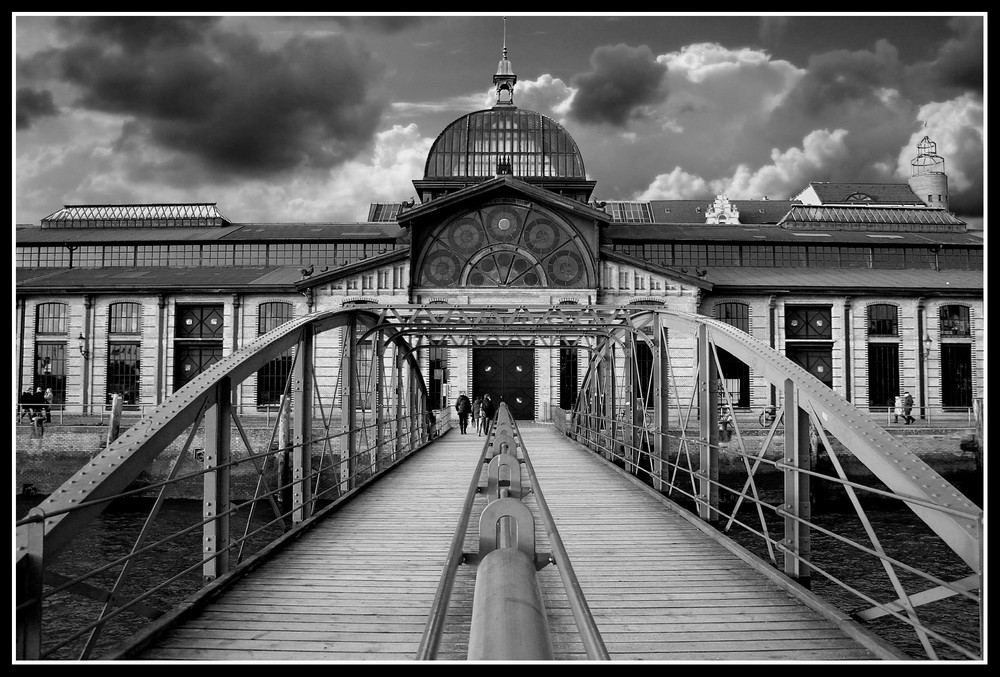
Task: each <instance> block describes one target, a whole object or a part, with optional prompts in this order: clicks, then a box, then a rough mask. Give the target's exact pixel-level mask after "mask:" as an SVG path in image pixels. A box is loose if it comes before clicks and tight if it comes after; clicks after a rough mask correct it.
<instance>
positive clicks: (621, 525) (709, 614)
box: [137, 425, 873, 662]
mask: <svg viewBox="0 0 1000 677" xmlns="http://www.w3.org/2000/svg"><path fill="white" fill-rule="evenodd" d="M521 431H522V437H523V439H524V440H525V443H526V445H527V447H528V450H529V452H530V453H531V459H532V464H533V465H534V467H535V469H536V471H537V472H538V475H539V478H540V481H541V488H542V490H543V492H544V495H545V497H546V501H547V503H548V505H549V508H550V509H551V511H552V513H553V515H554V518H555V520H556V523H557V526H558V528H559V531H560V536H561V538H562V540H563V542H564V544H565V546H566V548H567V550H568V551H569V556H570V559H571V561H572V564H573V567H574V569H575V571H576V573H577V576H578V578H579V581H580V584H581V586H582V587H583V590H584V594H585V595H586V598H587V603H588V605H589V607H590V609H591V610H592V612H593V613H594V616H595V619H596V620H597V623H598V627H599V628H600V630H601V633H602V635H603V638H604V641H605V644H606V645H607V647H608V650H609V652H610V653H611V657H612V659H613V660H644V661H682V660H683V661H704V660H762V661H767V660H782V661H802V660H870V659H872V658H873V655H872V654H871V653H870V652H868V651H867V650H865V649H864V648H863V647H861V646H860V645H859V643H858V642H857V641H855V640H854V639H852V638H850V637H848V636H846V635H845V634H844V633H843V632H841V631H840V630H839V629H838V628H837V627H836V626H835V624H834V623H833V622H831V621H830V620H829V619H827V618H824V617H822V616H821V615H820V614H818V613H817V612H816V611H815V610H813V609H811V608H809V607H808V606H807V605H805V604H803V603H802V602H801V601H800V600H798V599H796V598H795V597H794V596H792V595H790V594H789V593H788V592H787V591H786V590H784V589H782V588H781V587H779V586H777V585H775V584H774V583H773V582H772V581H771V580H769V579H768V578H767V577H765V576H763V575H761V574H760V572H759V571H756V570H754V569H752V568H750V567H748V566H747V564H746V563H745V562H744V561H742V560H741V559H740V558H738V557H736V556H734V555H733V554H732V553H731V552H729V551H728V550H727V549H725V548H724V547H722V546H721V545H720V544H719V543H717V542H715V541H714V540H712V539H711V538H709V537H708V536H706V534H705V533H703V532H702V531H700V530H699V529H697V528H695V527H694V526H693V525H692V524H690V523H689V522H687V521H686V520H684V519H681V518H679V517H678V516H677V515H676V514H674V513H673V512H672V511H670V510H667V509H665V508H664V507H663V506H662V505H661V504H660V503H659V502H658V501H656V500H654V499H653V498H651V497H650V496H648V495H646V494H644V493H643V492H642V491H639V490H637V489H636V487H635V486H633V485H631V483H629V482H628V481H627V479H626V478H623V477H621V475H620V474H618V473H616V472H615V471H614V470H613V469H611V468H610V467H608V466H607V465H606V464H604V463H602V462H601V461H600V460H599V459H597V458H596V457H595V456H594V455H593V454H592V453H590V452H588V451H586V450H584V449H583V448H582V447H580V446H579V445H576V444H575V443H573V442H571V441H570V440H568V439H567V438H565V437H563V436H561V435H559V434H558V433H557V432H555V431H554V430H553V429H552V428H551V427H550V426H542V425H525V426H522V428H521ZM467 439H468V438H466V437H464V436H460V435H457V434H449V435H446V436H444V437H443V438H440V439H439V440H438V441H437V442H435V443H434V444H433V445H431V446H429V447H427V448H426V449H424V450H423V451H421V452H420V453H419V454H418V455H416V456H415V457H413V458H411V459H410V460H409V461H407V463H406V464H404V465H403V466H402V467H401V468H399V469H398V470H397V471H394V472H393V473H390V474H389V475H387V476H386V477H385V478H383V479H382V480H380V482H379V483H378V484H376V485H375V486H373V487H371V488H369V489H367V490H365V491H364V492H362V493H360V494H359V495H358V496H357V497H356V498H355V499H354V500H353V501H351V502H350V503H349V504H347V505H346V506H344V507H343V508H342V509H341V510H339V511H338V512H337V513H335V514H333V515H331V516H330V517H329V518H328V519H326V520H325V521H324V522H323V523H322V524H319V525H317V527H315V528H314V529H312V530H310V532H309V533H307V534H304V535H303V536H302V537H301V538H299V539H297V540H296V541H295V542H294V544H293V546H292V547H291V548H289V549H286V550H284V551H282V552H280V553H277V554H276V555H275V556H274V557H273V558H272V559H271V560H270V561H269V562H267V563H265V564H263V565H262V566H260V567H259V568H258V569H256V570H254V571H253V572H252V573H251V574H250V575H249V576H247V577H246V578H244V579H241V580H239V581H237V582H236V583H235V584H234V586H233V587H232V588H231V589H229V590H227V591H225V592H223V593H222V594H220V595H218V596H217V598H216V599H213V600H212V601H211V602H210V603H209V604H208V605H207V606H206V607H205V608H204V609H202V610H201V611H200V613H199V614H198V615H197V616H195V617H192V618H190V619H188V620H186V621H185V622H184V623H182V624H180V625H178V626H177V627H176V628H173V629H171V631H169V632H168V633H167V634H166V635H164V636H163V637H162V638H160V639H159V640H158V641H157V643H156V644H154V645H153V646H151V647H150V648H149V649H148V650H147V651H145V652H144V653H143V655H141V656H139V657H137V658H140V659H142V660H181V659H186V660H204V661H222V660H226V661H264V660H267V661H281V660H296V661H325V662H329V661H361V660H379V661H411V660H412V659H413V657H414V656H415V654H416V650H417V647H418V645H419V641H420V637H421V635H422V632H423V627H424V624H425V622H426V619H427V616H428V614H429V613H430V604H431V602H432V600H433V597H434V593H435V590H436V588H437V582H438V579H439V577H440V575H441V572H442V569H443V566H444V559H445V556H446V554H447V551H448V548H449V546H450V543H451V539H452V534H453V532H454V529H455V527H456V525H457V520H458V511H459V509H460V508H461V503H462V501H463V499H464V492H465V490H466V489H467V487H468V484H469V481H470V479H471V477H472V473H473V472H474V471H475V470H476V468H475V465H474V464H473V463H471V461H472V460H473V459H475V458H476V457H477V455H478V452H479V451H480V450H481V448H482V440H481V438H472V441H471V442H468V441H467ZM567 469H571V472H567ZM479 470H480V471H481V470H482V468H480V469H479ZM525 477H526V475H525ZM522 500H523V501H524V502H525V504H526V505H528V507H529V508H531V509H532V511H533V512H534V514H535V515H536V548H537V550H538V551H539V552H549V551H550V550H551V548H550V545H549V542H548V536H547V534H545V533H544V531H543V530H542V529H541V527H540V521H539V519H538V517H537V515H538V512H537V505H536V497H535V496H534V494H532V493H528V494H527V495H526V496H525V497H524V498H523V499H522ZM485 504H486V499H485V497H484V496H478V497H477V499H476V503H475V506H474V510H473V517H474V520H476V519H478V518H477V516H478V514H479V512H480V511H481V510H482V508H483V506H485ZM465 548H466V551H467V552H474V551H475V550H476V549H477V548H478V536H477V534H476V529H475V528H473V529H470V531H469V533H467V534H466V538H465ZM538 579H539V586H540V588H541V590H542V595H543V598H544V600H545V605H546V613H547V614H548V620H549V627H550V631H551V632H552V639H553V646H554V649H555V657H556V659H557V660H583V659H586V654H585V653H584V650H583V647H582V644H581V642H580V639H579V635H578V632H577V628H576V622H575V620H574V618H573V615H572V612H571V610H570V605H569V600H568V598H567V596H566V592H565V590H564V589H563V585H562V581H561V578H560V576H559V572H558V569H557V568H556V567H555V566H554V565H548V566H546V567H544V568H543V569H541V570H540V571H539V572H538ZM474 586H475V567H474V566H462V567H460V568H459V572H458V575H457V577H456V584H455V589H454V592H453V595H452V598H451V604H450V605H449V614H448V619H447V622H446V627H445V633H444V637H443V639H442V643H441V648H440V651H439V659H441V660H464V659H465V656H466V651H467V648H468V644H467V642H468V631H469V624H470V621H471V608H472V596H473V592H474Z"/></svg>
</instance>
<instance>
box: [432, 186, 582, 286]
mask: <svg viewBox="0 0 1000 677" xmlns="http://www.w3.org/2000/svg"><path fill="white" fill-rule="evenodd" d="M586 251H587V249H586V244H585V243H584V241H583V239H582V238H581V237H580V235H579V233H577V231H576V230H575V229H574V228H573V227H572V226H570V225H569V224H568V223H566V222H564V221H563V220H562V219H560V218H558V217H557V216H555V215H554V214H550V213H548V212H547V211H544V210H542V209H541V208H539V207H538V206H537V205H528V204H526V203H524V202H522V201H519V200H496V201H494V202H491V203H489V204H487V205H485V206H483V207H482V208H480V209H475V210H473V211H470V212H466V213H463V214H460V215H459V216H458V217H456V218H454V219H452V220H451V221H449V222H447V223H445V224H443V225H442V226H441V227H439V228H437V229H436V230H435V231H434V232H433V233H432V234H431V236H430V237H429V238H428V240H427V242H426V243H425V245H424V246H423V248H422V251H421V253H420V257H419V260H418V263H417V274H416V279H417V281H418V284H419V285H421V286H424V287H462V288H469V287H481V288H483V287H485V288H491V287H492V288H504V287H562V288H589V287H593V286H594V284H595V280H596V279H597V276H596V274H595V271H594V270H593V264H592V263H591V262H590V261H589V258H590V257H589V256H587V255H586Z"/></svg>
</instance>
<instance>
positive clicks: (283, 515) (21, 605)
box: [15, 414, 451, 658]
mask: <svg viewBox="0 0 1000 677" xmlns="http://www.w3.org/2000/svg"><path fill="white" fill-rule="evenodd" d="M419 416H420V414H410V415H407V416H403V417H400V419H401V420H405V419H411V418H413V419H417V418H418V417H419ZM438 425H439V426H441V427H442V429H443V430H446V429H447V428H449V427H451V420H450V417H449V416H442V418H441V419H440V420H439V423H438ZM195 427H196V428H197V425H196V426H195ZM358 430H359V428H352V429H351V430H348V431H340V432H337V433H335V434H332V435H329V436H326V437H318V438H314V439H313V440H311V442H312V443H315V442H317V441H319V442H321V441H324V440H333V439H336V438H338V437H342V436H344V435H348V434H354V433H356V432H357V431H358ZM403 437H405V436H403ZM390 441H391V440H390ZM409 442H410V444H408V445H407V448H405V449H402V450H400V454H399V456H398V457H397V458H396V459H395V460H394V461H393V462H392V463H390V464H389V465H388V466H387V467H386V468H384V469H382V470H381V471H379V472H373V473H371V474H370V476H368V477H365V476H361V472H360V471H359V472H358V473H356V475H354V476H360V479H361V483H360V484H358V485H357V486H356V487H355V488H354V489H353V490H349V491H347V492H342V491H340V489H339V483H338V485H335V486H333V487H331V488H328V489H326V490H324V491H323V492H319V493H312V492H311V493H310V495H309V499H308V500H307V502H306V504H305V506H301V507H305V508H308V509H309V510H310V511H311V510H313V509H315V506H316V505H318V503H319V501H321V500H328V501H329V500H335V499H345V498H346V497H347V496H349V495H350V494H352V493H355V492H356V491H357V489H358V488H359V487H361V486H364V485H365V484H366V483H367V482H369V481H372V480H374V479H376V478H377V477H379V476H381V475H382V474H384V472H385V471H386V470H388V469H389V468H390V467H392V466H394V465H397V464H399V463H401V462H402V461H403V460H405V459H406V458H408V457H409V456H410V455H411V454H412V453H413V452H414V451H416V450H417V449H419V448H420V447H422V446H424V445H425V444H426V441H423V440H421V439H417V440H409ZM300 446H301V445H297V444H290V445H287V446H283V447H278V448H273V449H268V450H267V451H262V452H254V451H252V450H248V451H249V453H248V454H246V455H243V456H240V457H238V458H233V459H231V460H229V461H227V462H224V463H220V464H217V465H215V466H212V467H210V468H200V469H198V470H194V471H192V472H185V473H183V474H178V475H176V476H174V477H171V478H170V479H167V480H163V481H158V482H155V483H150V484H146V485H143V486H142V487H139V488H136V489H130V490H126V491H121V492H118V493H116V494H114V495H111V496H104V497H101V498H99V499H93V500H88V501H83V502H81V503H77V504H74V505H72V506H68V507H63V508H60V509H54V510H44V509H42V508H40V507H36V508H34V509H32V510H31V511H30V512H29V513H28V514H27V515H26V516H25V517H23V518H20V519H17V520H15V526H16V527H19V528H21V527H26V528H29V529H38V530H40V532H39V533H42V530H44V525H45V522H46V520H48V519H50V518H52V517H56V516H59V515H63V514H67V513H71V512H75V511H79V510H86V509H88V508H91V507H94V506H96V505H106V504H108V503H110V502H113V501H116V500H118V499H123V498H129V497H137V496H140V495H144V496H145V495H149V493H150V492H151V491H157V490H159V491H160V492H161V493H162V491H163V490H165V489H166V488H168V487H170V486H174V485H181V484H182V483H185V482H190V481H192V480H195V479H197V478H200V477H204V476H205V475H208V474H210V473H214V472H219V471H220V470H224V469H232V468H236V467H238V466H241V465H245V464H248V463H252V464H254V465H255V466H256V468H257V471H258V474H260V476H263V474H262V473H264V472H266V471H265V470H264V469H263V468H262V467H261V466H259V465H257V464H258V463H260V462H262V461H263V462H266V461H267V460H268V459H269V458H270V457H275V458H277V457H279V456H280V455H282V454H284V453H287V452H289V451H291V450H293V449H295V448H297V447H300ZM369 451H370V449H369V448H359V449H358V451H357V453H356V454H355V456H356V457H361V456H363V455H364V454H366V453H368V452H369ZM180 453H181V454H189V453H192V452H190V450H188V449H186V448H185V449H184V450H182V451H181V452H180ZM338 464H339V462H338ZM323 470H325V468H323V467H322V466H321V467H319V468H317V469H315V470H314V471H313V472H311V473H307V474H306V475H304V476H303V477H301V478H296V479H292V480H290V481H289V482H287V483H282V482H281V481H280V479H279V481H278V482H277V485H276V486H271V487H269V489H268V490H267V491H264V492H261V491H259V488H258V491H257V492H256V493H255V495H254V496H253V497H252V498H249V499H248V500H245V501H234V502H233V503H232V504H231V506H230V507H229V508H228V509H227V510H223V511H219V512H218V513H216V514H215V515H213V516H212V517H209V518H206V519H203V520H201V521H197V522H195V523H194V524H191V525H188V526H186V527H184V528H182V529H180V530H179V531H177V532H175V533H172V534H169V535H167V536H165V537H163V538H160V539H159V540H157V541H155V542H149V543H145V544H143V546H142V547H140V548H138V549H135V550H134V551H133V552H131V553H129V554H128V555H125V556H122V557H119V558H117V559H114V560H113V561H110V562H105V563H103V564H101V565H100V566H98V567H97V568H96V569H92V570H89V571H86V572H84V573H82V574H79V575H75V576H71V577H68V578H65V580H62V581H59V582H53V583H52V585H50V586H49V589H47V590H45V591H42V590H41V589H39V590H38V592H37V594H31V595H29V596H28V597H25V598H19V599H18V602H17V606H16V610H17V612H18V613H19V614H20V613H22V612H25V611H26V610H27V609H28V608H29V607H31V606H33V605H40V604H41V603H42V601H43V600H46V599H49V598H52V597H54V596H55V595H58V594H60V593H62V592H73V590H74V588H75V587H76V586H78V585H80V584H83V585H86V581H88V580H91V579H93V578H95V577H97V576H99V575H101V574H102V573H106V572H108V571H110V570H111V569H112V568H113V567H116V566H119V565H122V564H126V563H127V562H130V561H131V560H132V559H133V558H136V557H140V556H143V555H148V554H150V553H151V552H153V551H154V550H156V549H157V548H160V547H163V546H165V545H168V544H170V543H172V542H175V541H177V540H179V539H181V538H183V537H184V536H186V535H189V534H191V533H192V532H195V531H196V530H198V529H201V528H202V527H204V526H205V525H207V524H210V523H212V522H214V521H217V520H219V519H224V518H231V517H235V516H237V515H238V514H241V513H245V512H246V511H247V510H248V509H251V510H252V508H253V506H255V505H256V504H257V503H259V502H261V501H266V500H269V499H273V498H275V497H279V496H280V495H281V493H282V492H283V491H284V490H286V489H290V488H292V487H294V486H295V485H301V484H307V483H310V482H312V481H313V480H314V479H316V478H317V477H318V476H319V475H320V474H321V473H322V472H323ZM354 476H352V477H354ZM335 489H336V490H337V495H335V496H333V497H328V494H329V493H330V492H331V491H334V490H335ZM301 507H300V506H296V505H285V506H282V511H281V512H280V514H276V515H275V516H274V518H269V519H268V520H267V521H266V522H264V523H263V524H259V525H257V526H256V527H255V528H254V529H253V530H252V531H250V530H248V531H247V532H246V533H244V534H243V535H242V537H238V538H234V539H233V540H232V541H231V542H230V543H229V544H228V545H226V546H224V547H223V548H221V549H220V551H219V552H216V553H213V554H210V555H208V556H202V557H199V558H197V559H196V561H195V562H194V563H193V564H191V565H190V566H187V567H186V568H184V569H183V570H182V571H180V572H179V573H175V574H174V575H173V576H171V577H170V578H169V579H168V580H166V581H163V582H161V583H159V584H158V585H155V586H154V587H153V588H151V589H149V590H146V591H145V592H143V593H141V594H138V595H136V596H130V597H128V598H121V599H118V600H117V603H116V604H115V609H114V610H113V611H110V612H109V613H107V614H105V615H102V616H101V617H100V618H97V619H96V620H94V621H91V622H89V623H85V624H84V625H83V627H82V628H81V629H78V630H77V631H75V632H71V633H69V634H68V635H67V636H64V637H62V638H61V640H60V641H59V642H58V643H56V644H55V645H49V646H46V647H44V650H43V652H42V654H41V655H39V656H38V657H39V658H44V657H45V656H50V655H52V654H54V653H55V652H57V651H59V650H60V649H62V648H63V647H65V646H67V645H68V644H70V643H71V642H73V641H75V640H76V639H78V638H80V637H82V635H83V634H85V633H86V632H88V631H91V630H94V629H98V628H101V627H102V626H104V625H106V624H107V623H108V622H109V621H111V620H112V619H114V618H115V617H117V616H120V615H121V614H122V613H123V612H125V611H128V610H129V609H131V608H137V609H138V608H139V607H141V606H142V604H143V602H144V601H145V600H146V599H148V598H149V597H150V596H151V595H152V594H153V593H155V592H157V591H159V590H162V589H163V588H165V587H166V586H168V585H169V584H171V583H173V582H174V581H177V580H178V579H179V578H181V577H182V576H185V575H188V574H191V573H193V572H195V571H196V570H197V569H198V568H199V567H200V566H202V565H203V564H205V563H207V562H209V561H211V560H212V559H215V558H217V557H219V556H220V555H221V554H222V553H224V552H225V553H233V554H234V555H235V556H236V557H237V561H240V560H242V559H243V557H242V548H243V546H244V545H245V543H246V542H248V541H249V539H250V538H251V537H254V536H257V535H261V534H263V532H264V531H265V530H266V529H268V528H269V527H272V526H274V525H278V526H280V527H281V531H282V532H284V533H287V532H288V530H289V527H288V525H287V524H286V523H285V522H284V520H287V519H288V518H289V517H290V516H291V515H292V514H293V513H294V512H296V511H297V510H299V509H300V508H301ZM265 545H266V544H265ZM37 564H38V568H39V571H41V570H44V568H45V563H44V561H42V560H39V561H38V562H37ZM19 575H20V574H19ZM137 613H139V614H140V615H143V611H142V610H141V609H140V610H139V611H137ZM39 648H41V647H39Z"/></svg>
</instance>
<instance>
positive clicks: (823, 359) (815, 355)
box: [785, 343, 833, 388]
mask: <svg viewBox="0 0 1000 677" xmlns="http://www.w3.org/2000/svg"><path fill="white" fill-rule="evenodd" d="M785 355H786V356H787V357H788V359H790V360H791V361H792V362H795V363H796V364H798V365H799V366H800V367H802V368H803V369H805V370H806V371H808V372H809V373H810V374H812V375H813V376H815V377H816V378H818V379H819V380H820V381H822V382H823V383H825V384H826V385H827V386H829V387H830V388H832V387H833V348H832V346H829V345H803V344H798V345H796V344H792V343H787V344H785Z"/></svg>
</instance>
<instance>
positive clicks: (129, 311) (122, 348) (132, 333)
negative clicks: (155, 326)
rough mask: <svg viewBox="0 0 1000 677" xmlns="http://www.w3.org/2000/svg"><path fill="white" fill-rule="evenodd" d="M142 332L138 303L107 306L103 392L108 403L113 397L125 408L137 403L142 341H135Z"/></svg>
mask: <svg viewBox="0 0 1000 677" xmlns="http://www.w3.org/2000/svg"><path fill="white" fill-rule="evenodd" d="M141 331H142V305H141V304H139V303H135V302H121V303H112V304H111V305H110V306H108V363H107V375H108V380H107V387H106V389H105V390H106V392H105V401H106V402H107V403H108V404H110V403H111V401H112V398H113V397H114V396H115V394H120V395H121V396H122V404H123V405H124V406H135V405H138V404H139V401H140V389H139V385H140V376H141V373H142V372H141V347H142V342H141V341H139V340H136V339H137V338H138V336H139V335H140V332H141Z"/></svg>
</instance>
